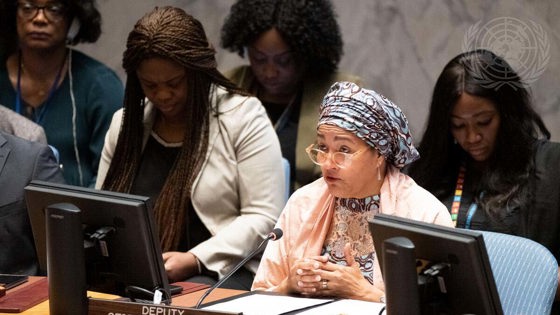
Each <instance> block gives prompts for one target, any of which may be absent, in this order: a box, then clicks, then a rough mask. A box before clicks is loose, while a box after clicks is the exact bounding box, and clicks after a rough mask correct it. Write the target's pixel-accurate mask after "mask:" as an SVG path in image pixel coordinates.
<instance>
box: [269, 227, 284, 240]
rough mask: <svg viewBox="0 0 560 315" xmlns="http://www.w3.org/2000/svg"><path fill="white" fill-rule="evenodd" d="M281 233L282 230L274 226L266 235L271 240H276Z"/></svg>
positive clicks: (282, 233) (280, 236) (279, 237)
mask: <svg viewBox="0 0 560 315" xmlns="http://www.w3.org/2000/svg"><path fill="white" fill-rule="evenodd" d="M282 235H284V232H282V229H280V228H275V229H274V230H272V232H270V233H269V234H268V237H269V238H270V239H271V240H273V241H277V240H279V239H281V238H282Z"/></svg>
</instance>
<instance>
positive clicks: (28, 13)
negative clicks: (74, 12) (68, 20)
mask: <svg viewBox="0 0 560 315" xmlns="http://www.w3.org/2000/svg"><path fill="white" fill-rule="evenodd" d="M17 8H18V10H17V12H18V16H19V17H20V18H22V19H26V20H32V19H34V18H35V17H36V16H37V14H39V10H43V14H44V15H45V17H46V18H47V19H48V20H49V21H50V22H58V21H60V20H61V19H62V18H64V14H65V13H66V7H65V6H64V5H63V4H62V3H57V2H54V3H48V4H45V5H36V4H34V3H31V2H18V4H17Z"/></svg>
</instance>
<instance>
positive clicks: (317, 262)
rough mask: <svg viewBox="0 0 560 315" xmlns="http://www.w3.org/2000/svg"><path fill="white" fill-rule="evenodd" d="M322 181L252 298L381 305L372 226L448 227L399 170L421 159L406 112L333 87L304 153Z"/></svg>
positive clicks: (268, 259)
mask: <svg viewBox="0 0 560 315" xmlns="http://www.w3.org/2000/svg"><path fill="white" fill-rule="evenodd" d="M307 153H308V154H309V157H310V158H311V160H312V161H313V162H314V163H315V164H317V165H320V166H321V171H322V174H323V177H322V178H320V179H318V180H316V181H315V182H313V183H311V184H309V185H307V186H305V187H303V188H301V189H299V190H297V191H296V192H295V193H294V194H293V195H292V196H291V198H290V200H289V201H288V204H287V205H286V207H285V208H284V211H283V212H282V215H281V216H280V218H279V220H278V224H277V225H278V226H279V227H280V228H281V229H283V231H284V237H283V238H282V239H280V240H279V241H277V242H274V243H270V244H269V245H268V247H267V249H266V251H265V253H264V256H263V258H262V260H261V264H260V266H259V269H258V271H257V274H256V276H255V282H253V289H255V290H270V291H277V292H282V293H301V294H306V295H309V296H335V297H340V298H351V299H361V300H370V301H380V300H382V297H383V296H384V293H383V292H384V284H383V280H382V277H381V272H380V268H379V262H378V260H377V256H376V255H375V249H374V246H373V240H372V237H371V234H370V232H369V230H368V220H371V219H372V217H373V216H374V215H375V214H377V213H385V214H391V215H396V216H400V217H405V218H409V219H415V220H419V221H424V222H429V223H436V224H441V225H446V226H451V225H452V222H451V218H450V215H449V212H448V211H447V210H446V208H445V206H444V205H443V204H442V203H441V202H439V201H438V200H437V199H436V198H435V197H434V196H432V195H431V194H430V193H429V192H427V191H426V190H424V189H423V188H421V187H420V186H418V185H416V184H415V183H414V181H413V180H412V179H410V178H409V177H408V176H406V175H404V174H403V173H401V172H400V169H401V168H402V167H403V166H404V165H407V164H409V163H411V162H412V161H414V160H416V159H418V157H419V155H418V152H417V151H416V149H415V148H414V145H413V144H412V137H411V135H410V132H409V130H408V122H407V120H406V117H405V116H404V114H403V113H402V112H401V110H400V109H399V108H398V107H397V106H396V105H395V104H393V103H392V102H391V101H390V100H388V99H386V98H385V97H383V96H382V95H380V94H378V93H376V92H375V91H372V90H367V89H364V88H361V87H359V86H357V85H356V84H354V83H350V82H337V83H335V84H334V85H333V86H332V87H331V88H330V90H329V91H328V93H327V94H326V96H325V97H324V99H323V102H322V104H321V114H320V117H319V123H318V127H317V138H316V142H315V143H314V144H312V145H310V146H309V147H308V148H307Z"/></svg>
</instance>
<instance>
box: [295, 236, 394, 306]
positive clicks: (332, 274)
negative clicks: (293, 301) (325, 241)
mask: <svg viewBox="0 0 560 315" xmlns="http://www.w3.org/2000/svg"><path fill="white" fill-rule="evenodd" d="M344 255H345V258H346V263H347V266H342V265H337V264H334V263H331V262H329V258H328V255H324V256H311V257H305V258H303V259H297V260H296V261H295V262H294V263H293V264H292V266H291V268H290V274H289V276H288V278H287V279H286V280H285V281H286V282H287V283H285V285H286V286H287V291H288V292H295V293H300V294H302V295H306V296H312V297H315V296H335V297H339V298H348V299H359V300H367V301H379V299H380V298H381V296H383V295H384V293H383V291H381V290H379V289H378V288H376V287H374V286H373V285H371V284H370V283H369V281H368V280H366V279H365V278H364V277H363V275H362V272H361V270H360V267H359V264H358V263H357V262H356V261H355V260H354V257H353V256H352V254H351V249H350V244H346V245H345V246H344Z"/></svg>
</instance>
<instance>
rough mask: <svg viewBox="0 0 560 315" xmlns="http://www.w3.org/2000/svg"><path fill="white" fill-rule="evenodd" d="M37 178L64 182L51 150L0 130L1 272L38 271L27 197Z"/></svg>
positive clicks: (33, 273)
mask: <svg viewBox="0 0 560 315" xmlns="http://www.w3.org/2000/svg"><path fill="white" fill-rule="evenodd" d="M34 179H37V180H43V181H49V182H55V183H64V178H63V177H62V173H61V171H60V168H59V167H58V164H57V163H56V159H55V157H54V155H53V152H52V151H51V149H50V148H49V147H48V146H47V145H45V144H41V143H38V142H33V141H28V140H25V139H22V138H19V137H16V136H13V135H10V134H8V133H5V132H4V131H0V187H1V188H0V273H11V274H26V275H30V276H33V275H37V274H38V272H39V262H38V260H37V255H36V253H35V242H34V241H33V233H32V231H31V224H30V222H29V217H28V215H27V206H26V204H25V198H24V188H25V186H27V185H28V184H29V182H31V181H32V180H34Z"/></svg>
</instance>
